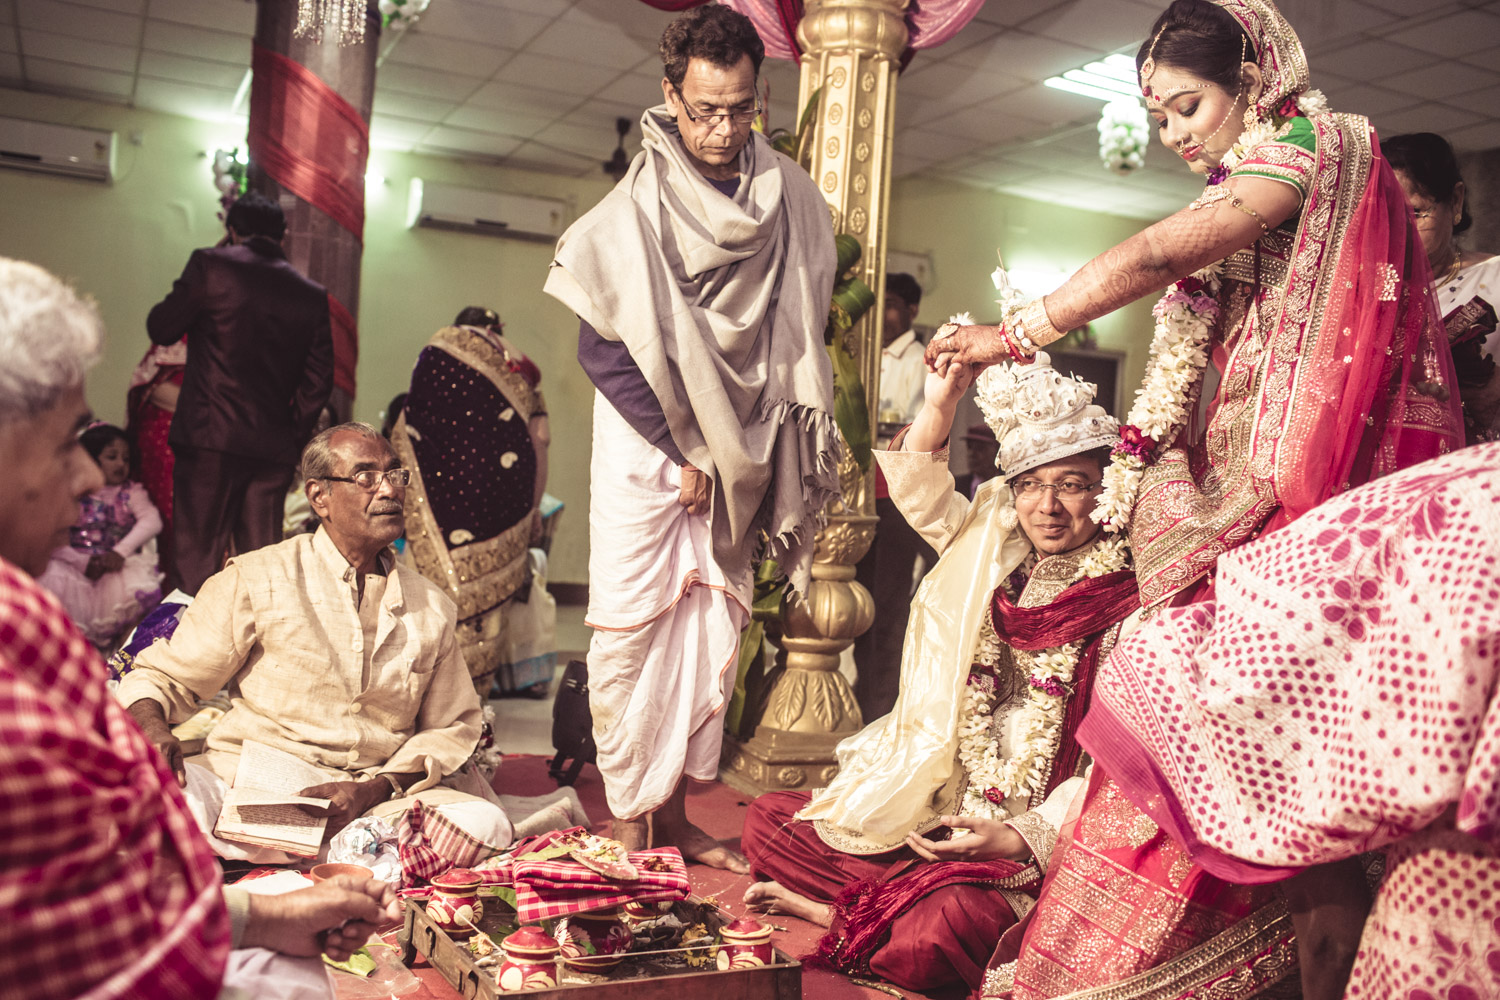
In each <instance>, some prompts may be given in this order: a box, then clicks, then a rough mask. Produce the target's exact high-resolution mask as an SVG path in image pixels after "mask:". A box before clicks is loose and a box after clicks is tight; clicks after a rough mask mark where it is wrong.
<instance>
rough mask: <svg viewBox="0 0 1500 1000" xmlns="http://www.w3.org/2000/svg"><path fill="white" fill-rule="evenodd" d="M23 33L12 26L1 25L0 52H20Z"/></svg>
mask: <svg viewBox="0 0 1500 1000" xmlns="http://www.w3.org/2000/svg"><path fill="white" fill-rule="evenodd" d="M20 51H21V33H20V32H19V31H17V30H15V29H14V28H12V27H11V26H10V25H0V52H20Z"/></svg>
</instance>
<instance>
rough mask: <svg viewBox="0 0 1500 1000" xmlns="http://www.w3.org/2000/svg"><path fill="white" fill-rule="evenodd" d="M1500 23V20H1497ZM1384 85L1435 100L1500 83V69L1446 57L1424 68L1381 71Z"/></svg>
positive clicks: (1381, 79)
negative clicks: (1395, 72) (1386, 72)
mask: <svg viewBox="0 0 1500 1000" xmlns="http://www.w3.org/2000/svg"><path fill="white" fill-rule="evenodd" d="M1497 23H1500V21H1497ZM1380 83H1381V86H1383V87H1387V88H1390V89H1392V90H1397V91H1401V92H1403V93H1408V94H1412V95H1413V96H1416V97H1426V98H1429V99H1432V100H1447V99H1448V98H1449V97H1451V96H1453V95H1455V94H1467V93H1470V92H1472V91H1475V90H1479V89H1480V88H1482V87H1492V86H1494V85H1495V84H1497V83H1500V73H1494V72H1491V71H1490V70H1487V69H1480V68H1479V67H1478V66H1469V65H1467V64H1466V63H1461V62H1451V61H1446V60H1445V61H1443V62H1440V63H1435V64H1433V65H1431V66H1428V67H1425V68H1423V69H1417V70H1411V71H1409V72H1406V73H1397V74H1395V75H1394V76H1385V75H1383V74H1382V75H1381V77H1380Z"/></svg>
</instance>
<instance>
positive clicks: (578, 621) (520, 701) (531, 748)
mask: <svg viewBox="0 0 1500 1000" xmlns="http://www.w3.org/2000/svg"><path fill="white" fill-rule="evenodd" d="M583 612H584V609H583V606H582V605H563V606H559V607H558V609H557V649H558V653H557V674H556V675H554V677H553V679H552V683H551V684H550V685H548V688H547V696H546V697H545V698H530V697H525V696H520V697H514V698H495V699H493V700H492V701H491V702H490V704H491V705H493V706H494V709H495V732H496V735H497V736H498V737H499V741H500V748H501V749H502V750H504V751H505V752H506V753H533V754H545V755H546V756H548V757H550V756H552V754H553V753H554V751H553V749H552V695H553V692H555V691H556V689H557V678H558V677H561V676H562V671H563V667H565V666H567V664H568V660H570V659H580V660H581V659H583V653H584V651H585V650H587V649H588V647H589V629H588V628H587V627H586V626H585V625H584V624H583Z"/></svg>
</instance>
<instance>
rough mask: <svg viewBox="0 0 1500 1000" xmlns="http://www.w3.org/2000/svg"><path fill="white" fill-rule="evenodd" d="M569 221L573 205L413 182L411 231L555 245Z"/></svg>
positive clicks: (409, 216)
mask: <svg viewBox="0 0 1500 1000" xmlns="http://www.w3.org/2000/svg"><path fill="white" fill-rule="evenodd" d="M567 218H568V204H567V202H565V201H559V200H558V199H556V198H534V197H531V196H529V195H518V194H501V193H499V192H498V191H481V190H479V189H477V188H465V187H454V186H453V185H451V184H438V183H435V182H433V181H423V180H422V178H420V177H413V178H412V181H411V194H410V200H409V202H408V203H407V211H406V226H407V228H408V229H411V228H414V227H416V226H427V227H429V228H433V229H453V230H457V231H459V232H464V233H483V234H484V235H486V236H508V237H510V238H511V239H517V240H533V241H535V242H538V243H553V242H556V240H557V238H558V237H559V236H561V235H562V231H563V229H564V228H565V225H566V222H567Z"/></svg>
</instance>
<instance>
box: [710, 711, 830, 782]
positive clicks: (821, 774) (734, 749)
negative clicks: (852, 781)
mask: <svg viewBox="0 0 1500 1000" xmlns="http://www.w3.org/2000/svg"><path fill="white" fill-rule="evenodd" d="M847 735H849V734H848V733H792V732H788V731H786V730H784V729H772V728H771V727H770V726H768V725H766V724H765V723H761V724H760V725H759V726H756V727H755V735H754V736H752V737H751V738H750V739H748V740H744V741H741V740H739V739H737V738H736V737H734V736H732V735H730V734H729V733H725V734H724V750H723V757H722V760H721V762H720V764H719V780H720V781H722V782H724V784H726V785H728V786H729V787H730V788H733V789H735V790H736V791H739V792H744V793H745V794H746V795H751V796H754V795H764V794H765V793H766V792H779V791H785V790H787V789H795V790H797V791H805V792H810V791H812V790H813V789H814V788H822V787H823V786H824V785H826V784H828V783H829V782H830V781H832V780H833V776H834V775H835V774H837V773H838V770H839V769H838V765H837V764H834V763H832V761H833V748H834V747H835V746H837V745H838V742H839V740H841V739H843V738H844V737H845V736H847Z"/></svg>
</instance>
